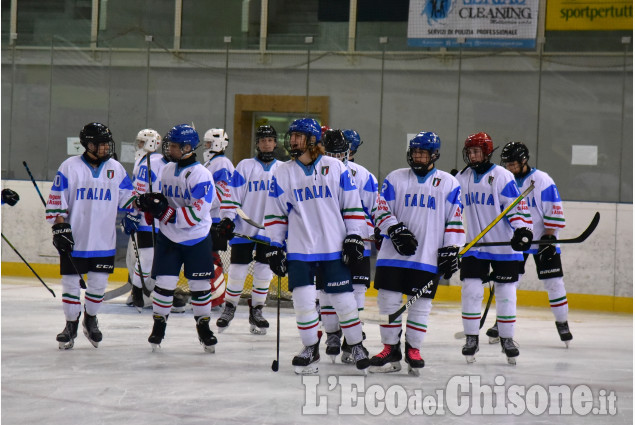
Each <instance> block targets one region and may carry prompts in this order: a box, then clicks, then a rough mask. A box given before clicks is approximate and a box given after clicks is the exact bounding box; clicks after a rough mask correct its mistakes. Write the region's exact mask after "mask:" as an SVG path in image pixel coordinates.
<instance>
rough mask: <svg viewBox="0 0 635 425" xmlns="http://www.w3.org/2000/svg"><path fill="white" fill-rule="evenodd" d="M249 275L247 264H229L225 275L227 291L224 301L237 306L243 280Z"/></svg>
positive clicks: (243, 283) (243, 284)
mask: <svg viewBox="0 0 635 425" xmlns="http://www.w3.org/2000/svg"><path fill="white" fill-rule="evenodd" d="M248 273H249V264H230V265H229V273H228V274H227V289H226V290H225V301H226V302H230V303H232V304H233V305H238V300H240V295H241V294H242V293H243V287H244V286H245V279H246V278H247V274H248Z"/></svg>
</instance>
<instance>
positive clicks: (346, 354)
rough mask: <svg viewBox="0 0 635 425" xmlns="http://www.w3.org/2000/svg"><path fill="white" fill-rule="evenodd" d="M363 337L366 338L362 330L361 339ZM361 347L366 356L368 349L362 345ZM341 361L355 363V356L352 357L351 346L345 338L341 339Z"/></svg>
mask: <svg viewBox="0 0 635 425" xmlns="http://www.w3.org/2000/svg"><path fill="white" fill-rule="evenodd" d="M365 339H366V335H365V334H364V332H362V341H363V340H365ZM363 348H364V352H365V353H366V355H367V356H368V350H367V349H366V347H363ZM342 363H345V364H355V358H354V357H353V352H352V348H351V346H350V345H348V343H347V342H346V338H343V339H342Z"/></svg>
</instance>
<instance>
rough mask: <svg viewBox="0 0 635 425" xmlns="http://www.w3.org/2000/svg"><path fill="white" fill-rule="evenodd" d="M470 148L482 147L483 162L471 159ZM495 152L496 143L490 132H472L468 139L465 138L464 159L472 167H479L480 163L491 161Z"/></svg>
mask: <svg viewBox="0 0 635 425" xmlns="http://www.w3.org/2000/svg"><path fill="white" fill-rule="evenodd" d="M470 148H481V152H483V160H482V161H481V162H478V163H472V162H471V161H470V155H469V149H470ZM493 152H494V144H493V143H492V138H491V137H490V136H489V134H487V133H483V132H481V133H476V134H471V135H470V136H468V138H467V139H465V145H464V147H463V161H464V162H465V164H466V165H468V166H470V167H477V166H478V165H479V164H487V163H489V162H490V158H491V157H492V153H493Z"/></svg>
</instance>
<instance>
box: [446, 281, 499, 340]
mask: <svg viewBox="0 0 635 425" xmlns="http://www.w3.org/2000/svg"><path fill="white" fill-rule="evenodd" d="M494 285H495V284H494V283H492V284H490V286H489V296H488V297H487V304H486V305H485V310H483V316H482V317H481V321H480V323H479V325H478V328H479V329H483V325H484V324H485V319H486V318H487V313H488V312H489V308H490V306H491V305H492V299H494ZM494 323H496V322H494ZM454 338H456V339H463V338H465V332H463V331H459V332H457V333H455V334H454Z"/></svg>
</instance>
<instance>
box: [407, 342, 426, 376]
mask: <svg viewBox="0 0 635 425" xmlns="http://www.w3.org/2000/svg"><path fill="white" fill-rule="evenodd" d="M406 363H407V364H408V375H410V376H419V375H420V374H421V369H422V368H423V367H424V366H425V364H426V362H425V361H424V360H423V359H422V358H421V352H420V351H419V349H418V348H413V347H411V346H410V344H408V342H406Z"/></svg>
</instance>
